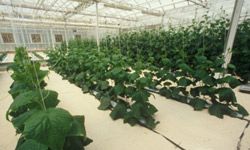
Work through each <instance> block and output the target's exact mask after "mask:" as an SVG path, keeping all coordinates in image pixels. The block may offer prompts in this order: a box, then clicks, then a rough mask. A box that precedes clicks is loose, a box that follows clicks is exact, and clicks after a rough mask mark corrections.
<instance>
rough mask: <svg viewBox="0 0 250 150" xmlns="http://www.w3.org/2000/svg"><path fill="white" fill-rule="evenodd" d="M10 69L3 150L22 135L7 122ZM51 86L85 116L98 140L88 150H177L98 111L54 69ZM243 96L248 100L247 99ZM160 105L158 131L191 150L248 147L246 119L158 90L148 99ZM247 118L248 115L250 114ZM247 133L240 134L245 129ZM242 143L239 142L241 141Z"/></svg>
mask: <svg viewBox="0 0 250 150" xmlns="http://www.w3.org/2000/svg"><path fill="white" fill-rule="evenodd" d="M11 82H12V81H11V78H10V76H9V73H7V72H2V73H0V83H1V85H0V91H1V93H0V99H1V100H0V106H1V108H0V114H2V116H1V118H0V126H1V129H0V134H1V135H2V137H4V139H1V142H0V150H13V149H14V147H15V144H16V142H17V139H18V137H16V136H15V131H14V128H13V127H12V125H11V124H10V123H8V122H7V121H6V120H5V112H6V110H7V109H8V107H9V105H10V103H11V101H12V100H11V97H10V95H9V94H8V93H7V91H8V89H9V86H10V84H11ZM47 83H48V86H47V88H48V89H51V90H55V91H57V92H58V93H59V99H60V100H61V103H60V104H59V107H63V108H65V109H67V110H68V111H70V112H71V113H72V114H73V115H85V118H86V119H85V126H86V130H87V134H88V137H90V138H92V139H93V140H94V142H93V143H91V144H90V145H88V146H87V147H86V149H87V150H118V149H119V150H172V149H179V148H177V147H176V146H175V145H173V144H172V143H170V142H169V141H167V140H166V139H165V138H163V136H161V135H159V134H156V133H154V132H152V131H150V130H148V129H146V128H143V127H140V126H135V127H131V126H130V125H128V124H123V122H122V120H117V121H112V119H111V118H110V117H109V111H100V110H98V109H97V107H98V105H99V102H98V100H96V99H95V98H94V96H92V95H89V94H83V93H82V91H81V89H80V88H78V87H76V86H74V85H73V84H70V83H69V82H68V81H66V80H62V77H61V76H60V75H58V74H56V73H55V72H53V71H50V74H49V77H48V79H47ZM236 94H237V98H238V99H239V101H240V103H242V104H243V105H244V106H245V108H246V109H248V111H250V101H249V97H250V96H249V94H243V93H239V92H236ZM243 98H244V99H243ZM150 100H151V102H152V103H153V105H155V106H156V107H157V108H158V110H159V111H158V112H157V115H156V116H155V117H156V119H157V120H159V121H160V124H158V125H157V127H156V129H155V130H156V131H157V132H159V133H161V134H162V135H164V136H166V137H167V138H169V139H170V140H172V141H174V142H175V143H176V144H178V145H180V146H181V147H182V148H184V149H187V150H218V149H219V150H235V149H237V145H238V146H239V147H240V149H241V150H247V149H249V148H250V127H249V126H248V125H249V123H248V121H246V120H240V119H235V118H230V117H225V118H224V119H218V118H216V117H214V116H210V115H209V114H208V112H207V110H205V111H203V112H197V111H193V109H192V108H191V107H189V106H187V105H186V104H181V103H179V102H175V101H172V100H167V99H166V98H164V97H161V96H159V95H157V94H154V96H151V98H150ZM248 119H249V117H248ZM243 132H244V136H243V137H242V138H241V140H240V137H241V135H242V133H243ZM239 141H241V142H239Z"/></svg>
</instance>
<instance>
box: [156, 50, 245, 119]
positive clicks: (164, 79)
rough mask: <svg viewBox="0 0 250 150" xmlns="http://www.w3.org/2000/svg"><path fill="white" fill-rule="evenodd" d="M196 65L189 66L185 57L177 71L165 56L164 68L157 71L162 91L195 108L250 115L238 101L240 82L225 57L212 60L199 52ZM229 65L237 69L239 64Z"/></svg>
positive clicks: (235, 115) (225, 113)
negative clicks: (227, 64)
mask: <svg viewBox="0 0 250 150" xmlns="http://www.w3.org/2000/svg"><path fill="white" fill-rule="evenodd" d="M193 61H194V62H193V64H196V65H188V64H187V63H186V62H185V61H183V60H182V59H180V60H178V61H177V63H176V65H175V66H174V67H175V68H176V70H175V71H174V72H173V71H171V68H172V65H173V64H172V63H171V61H170V60H169V59H167V58H166V59H164V61H163V63H164V67H163V68H160V69H159V68H157V69H156V70H154V71H153V72H154V74H153V76H156V77H157V81H156V82H157V84H156V85H160V87H159V86H158V87H159V88H156V89H158V90H159V94H161V95H163V96H165V97H167V98H171V99H174V100H177V101H179V102H182V103H186V104H189V105H191V106H192V107H193V108H194V110H203V109H206V108H208V111H209V113H210V114H211V115H214V116H217V117H219V118H223V116H224V115H229V116H231V117H240V118H242V117H245V116H247V115H248V112H247V111H246V109H245V108H244V107H243V106H241V105H240V104H239V103H237V99H236V96H235V93H234V91H233V89H234V88H236V87H237V86H238V85H240V84H241V83H240V81H239V80H238V79H237V78H236V77H234V76H232V75H230V74H226V72H227V71H226V69H224V68H222V67H221V66H222V65H223V64H224V59H223V58H220V57H218V58H216V59H214V60H213V61H211V60H209V59H208V58H207V57H205V56H204V55H200V54H196V55H195V58H194V60H193ZM228 68H230V71H231V72H233V71H234V70H235V66H234V65H232V64H229V66H228Z"/></svg>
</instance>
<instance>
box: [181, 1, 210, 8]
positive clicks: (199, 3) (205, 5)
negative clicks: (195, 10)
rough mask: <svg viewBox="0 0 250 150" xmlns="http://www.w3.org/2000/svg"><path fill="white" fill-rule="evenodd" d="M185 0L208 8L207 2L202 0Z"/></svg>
mask: <svg viewBox="0 0 250 150" xmlns="http://www.w3.org/2000/svg"><path fill="white" fill-rule="evenodd" d="M186 1H188V2H191V3H193V4H195V5H198V6H201V7H203V8H207V9H208V7H207V4H203V3H202V1H200V2H197V1H195V0H186Z"/></svg>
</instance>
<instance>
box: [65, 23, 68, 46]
mask: <svg viewBox="0 0 250 150" xmlns="http://www.w3.org/2000/svg"><path fill="white" fill-rule="evenodd" d="M64 37H65V42H66V46H67V47H68V34H67V28H66V23H65V25H64Z"/></svg>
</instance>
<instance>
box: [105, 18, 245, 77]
mask: <svg viewBox="0 0 250 150" xmlns="http://www.w3.org/2000/svg"><path fill="white" fill-rule="evenodd" d="M229 25H230V22H229V20H228V19H226V17H220V18H217V19H213V18H210V17H208V16H204V17H203V19H202V20H201V21H195V20H194V21H193V23H192V24H191V25H188V26H179V27H172V26H170V27H169V29H167V30H164V29H159V30H142V31H136V32H124V33H121V34H120V35H118V36H114V37H111V36H108V37H106V38H103V39H102V41H101V47H103V48H107V49H113V48H118V49H120V50H121V52H122V54H123V55H126V56H129V57H130V58H132V59H134V60H135V61H137V60H141V61H150V62H152V64H153V65H155V66H157V67H160V68H161V67H163V66H164V63H163V61H164V59H165V58H168V59H170V60H171V62H176V61H177V60H179V59H183V60H185V62H187V63H188V65H193V60H194V59H195V54H197V53H203V55H204V56H206V57H207V58H208V59H209V60H212V59H215V58H216V57H217V56H221V55H222V53H223V49H224V46H225V40H226V35H227V32H228V28H229ZM249 33H250V20H244V21H243V22H242V23H240V24H239V27H238V31H237V35H236V39H235V44H234V47H233V50H232V51H233V56H232V60H231V63H232V64H234V65H235V66H236V73H237V75H238V76H240V77H241V78H242V79H243V80H244V81H245V82H247V81H248V80H249V79H250V59H249V55H250V44H249V43H250V34H249ZM172 69H175V67H173V68H172Z"/></svg>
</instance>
